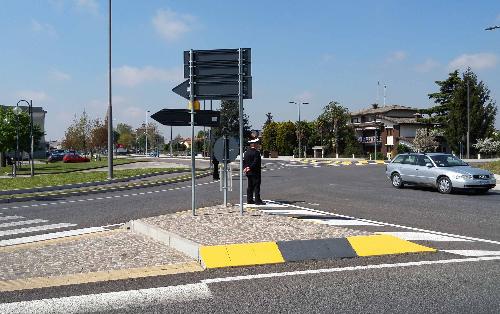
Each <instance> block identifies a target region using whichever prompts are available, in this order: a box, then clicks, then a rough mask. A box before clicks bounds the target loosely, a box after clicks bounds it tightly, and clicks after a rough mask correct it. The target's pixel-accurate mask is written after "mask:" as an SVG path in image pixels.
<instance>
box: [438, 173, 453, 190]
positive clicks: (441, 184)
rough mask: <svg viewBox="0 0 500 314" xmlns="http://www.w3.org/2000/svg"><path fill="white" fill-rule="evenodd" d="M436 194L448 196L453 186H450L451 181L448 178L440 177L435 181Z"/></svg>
mask: <svg viewBox="0 0 500 314" xmlns="http://www.w3.org/2000/svg"><path fill="white" fill-rule="evenodd" d="M437 188H438V192H439V193H441V194H450V193H451V190H452V189H453V186H452V185H451V180H450V179H449V178H448V177H441V178H439V179H438V181H437Z"/></svg>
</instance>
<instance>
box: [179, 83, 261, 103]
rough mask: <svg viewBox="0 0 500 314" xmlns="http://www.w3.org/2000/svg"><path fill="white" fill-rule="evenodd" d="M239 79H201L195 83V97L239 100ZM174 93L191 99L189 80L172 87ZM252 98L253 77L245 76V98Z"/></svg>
mask: <svg viewBox="0 0 500 314" xmlns="http://www.w3.org/2000/svg"><path fill="white" fill-rule="evenodd" d="M238 88H239V87H238V81H237V80H236V81H231V80H226V79H220V80H217V81H215V80H200V81H196V84H194V98H195V99H199V100H202V99H205V100H210V99H212V100H238ZM172 91H173V92H174V93H176V94H177V95H179V96H182V97H184V98H186V99H189V80H186V81H184V82H182V83H181V84H179V85H177V86H176V87H174V88H173V89H172ZM251 98H252V77H245V78H244V82H243V99H251Z"/></svg>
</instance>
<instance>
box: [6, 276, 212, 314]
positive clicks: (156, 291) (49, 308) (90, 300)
mask: <svg viewBox="0 0 500 314" xmlns="http://www.w3.org/2000/svg"><path fill="white" fill-rule="evenodd" d="M209 298H212V293H211V292H210V289H209V288H208V285H207V284H204V283H196V284H187V285H180V286H170V287H161V288H149V289H139V290H129V291H120V292H107V293H101V294H89V295H80V296H71V297H63V298H52V299H42V300H33V301H22V302H14V303H5V304H0V312H1V313H11V314H15V313H23V314H25V313H40V314H44V313H89V312H92V313H103V312H109V311H119V310H123V311H125V310H128V309H130V308H139V309H141V308H143V309H146V308H150V307H153V306H158V305H167V304H170V303H173V302H191V301H195V300H203V299H209Z"/></svg>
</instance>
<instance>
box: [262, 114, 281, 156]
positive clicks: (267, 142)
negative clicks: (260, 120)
mask: <svg viewBox="0 0 500 314" xmlns="http://www.w3.org/2000/svg"><path fill="white" fill-rule="evenodd" d="M262 133H263V134H262V149H264V150H267V151H277V150H278V144H277V141H276V138H277V136H278V123H276V122H274V121H271V122H269V123H268V124H267V125H265V126H264V129H263V130H262Z"/></svg>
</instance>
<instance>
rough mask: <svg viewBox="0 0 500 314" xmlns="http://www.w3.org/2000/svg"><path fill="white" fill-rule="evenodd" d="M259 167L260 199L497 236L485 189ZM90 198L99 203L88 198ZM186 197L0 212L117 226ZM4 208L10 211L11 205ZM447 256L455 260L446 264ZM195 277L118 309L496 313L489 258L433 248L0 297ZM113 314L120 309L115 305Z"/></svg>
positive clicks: (203, 185) (210, 198) (345, 171)
mask: <svg viewBox="0 0 500 314" xmlns="http://www.w3.org/2000/svg"><path fill="white" fill-rule="evenodd" d="M268 168H269V169H273V170H272V171H267V172H265V173H264V174H263V183H262V197H263V198H264V199H270V200H274V201H281V202H283V203H288V204H291V205H293V206H300V207H306V208H312V209H318V210H323V211H328V212H332V213H335V214H342V215H349V216H354V217H357V218H364V219H369V220H375V221H379V222H384V223H388V224H391V225H402V226H407V227H412V228H418V229H425V230H432V231H437V232H443V233H450V234H456V235H461V236H467V237H474V238H480V239H484V240H491V241H500V206H499V205H498V204H500V193H499V191H492V192H490V193H488V194H486V195H473V194H451V195H441V194H439V193H437V192H436V191H433V190H432V189H425V188H405V189H402V190H396V189H394V188H393V187H392V186H391V185H390V182H389V181H388V180H387V179H386V178H385V174H384V166H375V165H373V166H343V167H342V166H341V167H331V166H322V167H317V168H316V167H311V166H307V167H305V168H304V167H303V166H298V165H297V166H290V165H281V164H280V163H278V162H273V164H272V165H268ZM197 183H199V184H200V185H199V186H198V187H197V200H198V202H197V206H209V205H213V204H217V203H221V202H222V194H221V193H220V192H218V188H219V185H218V182H215V183H214V182H212V180H211V178H210V177H209V178H204V179H201V180H198V181H197ZM233 183H234V184H233V186H234V191H233V192H232V193H231V194H230V200H231V202H233V203H237V202H238V194H237V192H238V180H237V178H236V179H235V180H234V182H233ZM156 191H158V192H156ZM140 193H143V194H140ZM133 194H136V195H133ZM124 195H128V196H124ZM98 197H100V198H102V199H97V198H98ZM106 197H109V198H106ZM89 199H90V200H89ZM71 201H74V202H73V203H71ZM190 201H191V191H190V182H185V183H178V184H173V185H167V186H164V187H152V188H141V189H137V190H133V191H126V192H123V191H122V192H106V193H103V194H102V195H91V196H82V197H68V198H61V199H52V200H42V201H33V202H25V203H19V204H15V205H8V206H4V208H1V207H0V212H1V213H3V214H5V215H22V216H24V217H27V218H41V219H47V220H49V221H50V222H51V223H60V222H71V223H75V224H77V227H74V228H83V227H88V226H102V225H108V224H116V223H123V222H126V221H129V220H131V219H137V218H142V217H147V216H154V215H159V214H166V213H170V212H175V211H178V210H186V209H189V208H190ZM61 202H65V203H61ZM51 203H54V204H51ZM43 204H47V205H43ZM13 206H16V207H17V208H12V207H13ZM22 206H26V207H22ZM447 245H448V244H447ZM449 245H451V248H459V249H464V248H467V249H470V248H471V245H472V248H475V249H488V250H492V247H496V250H500V245H496V246H495V245H492V244H491V243H484V242H474V243H469V242H456V243H449ZM454 260H461V261H460V262H453V261H454ZM421 261H440V262H436V263H435V264H429V265H419V264H415V265H413V264H410V265H406V264H404V263H409V262H411V263H415V262H417V263H418V262H421ZM441 261H446V262H441ZM450 261H451V262H450ZM397 263H400V264H397ZM401 263H402V264H401ZM381 264H388V265H393V266H384V267H381V266H377V267H376V268H375V267H372V268H368V269H363V268H358V269H352V267H354V266H362V265H365V266H366V265H381ZM394 265H396V266H394ZM346 267H348V268H346ZM349 267H350V268H349ZM332 268H336V269H341V270H336V271H332V272H320V273H315V272H314V270H317V269H332ZM291 271H309V272H310V273H299V274H289V275H287V276H283V275H277V276H274V275H273V276H271V275H269V278H253V277H252V278H247V279H245V280H236V281H227V282H224V281H223V282H217V281H215V282H209V283H207V284H205V283H204V282H203V280H206V279H207V278H225V277H230V276H241V275H258V274H263V273H264V274H269V273H283V272H291ZM200 283H201V285H202V286H203V287H205V286H206V287H205V288H206V289H208V292H206V291H205V293H206V296H205V297H203V298H201V297H200V298H199V299H196V298H195V299H190V298H184V299H183V298H182V297H180V298H179V299H175V300H174V301H173V303H172V302H166V303H165V304H163V305H162V304H158V303H147V304H136V305H135V306H136V307H135V308H128V310H129V312H130V313H133V312H152V313H154V312H171V313H184V312H186V313H187V312H190V313H193V312H204V313H206V312H227V313H231V312H236V311H238V312H246V313H247V312H248V313H249V312H253V313H254V312H295V313H303V312H313V313H321V312H377V313H380V312H395V313H403V312H410V311H411V312H421V313H425V312H442V313H445V312H446V313H450V312H454V313H457V312H475V313H497V312H499V311H500V301H499V300H500V299H499V298H498V291H500V264H499V261H498V259H497V260H481V259H474V258H469V259H467V258H466V257H461V256H458V255H452V254H448V253H443V252H439V253H435V254H412V255H403V256H385V257H373V258H362V259H344V260H329V261H318V262H306V263H288V264H284V265H267V266H260V267H245V268H235V269H223V270H214V271H205V272H202V273H196V274H182V275H175V276H160V277H154V278H146V279H136V280H126V281H118V282H108V283H100V284H92V285H81V286H70V287H63V288H51V289H40V290H32V291H24V292H18V293H8V294H0V301H1V302H8V301H22V300H36V299H41V298H48V297H62V296H71V295H86V294H89V293H101V292H109V291H122V290H134V289H148V288H151V287H169V286H179V285H181V286H182V285H186V284H188V285H192V284H195V285H197V286H196V287H198V285H200ZM196 291H198V290H196ZM194 294H196V293H194ZM200 295H202V294H200ZM116 312H117V313H122V312H124V311H123V310H116Z"/></svg>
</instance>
